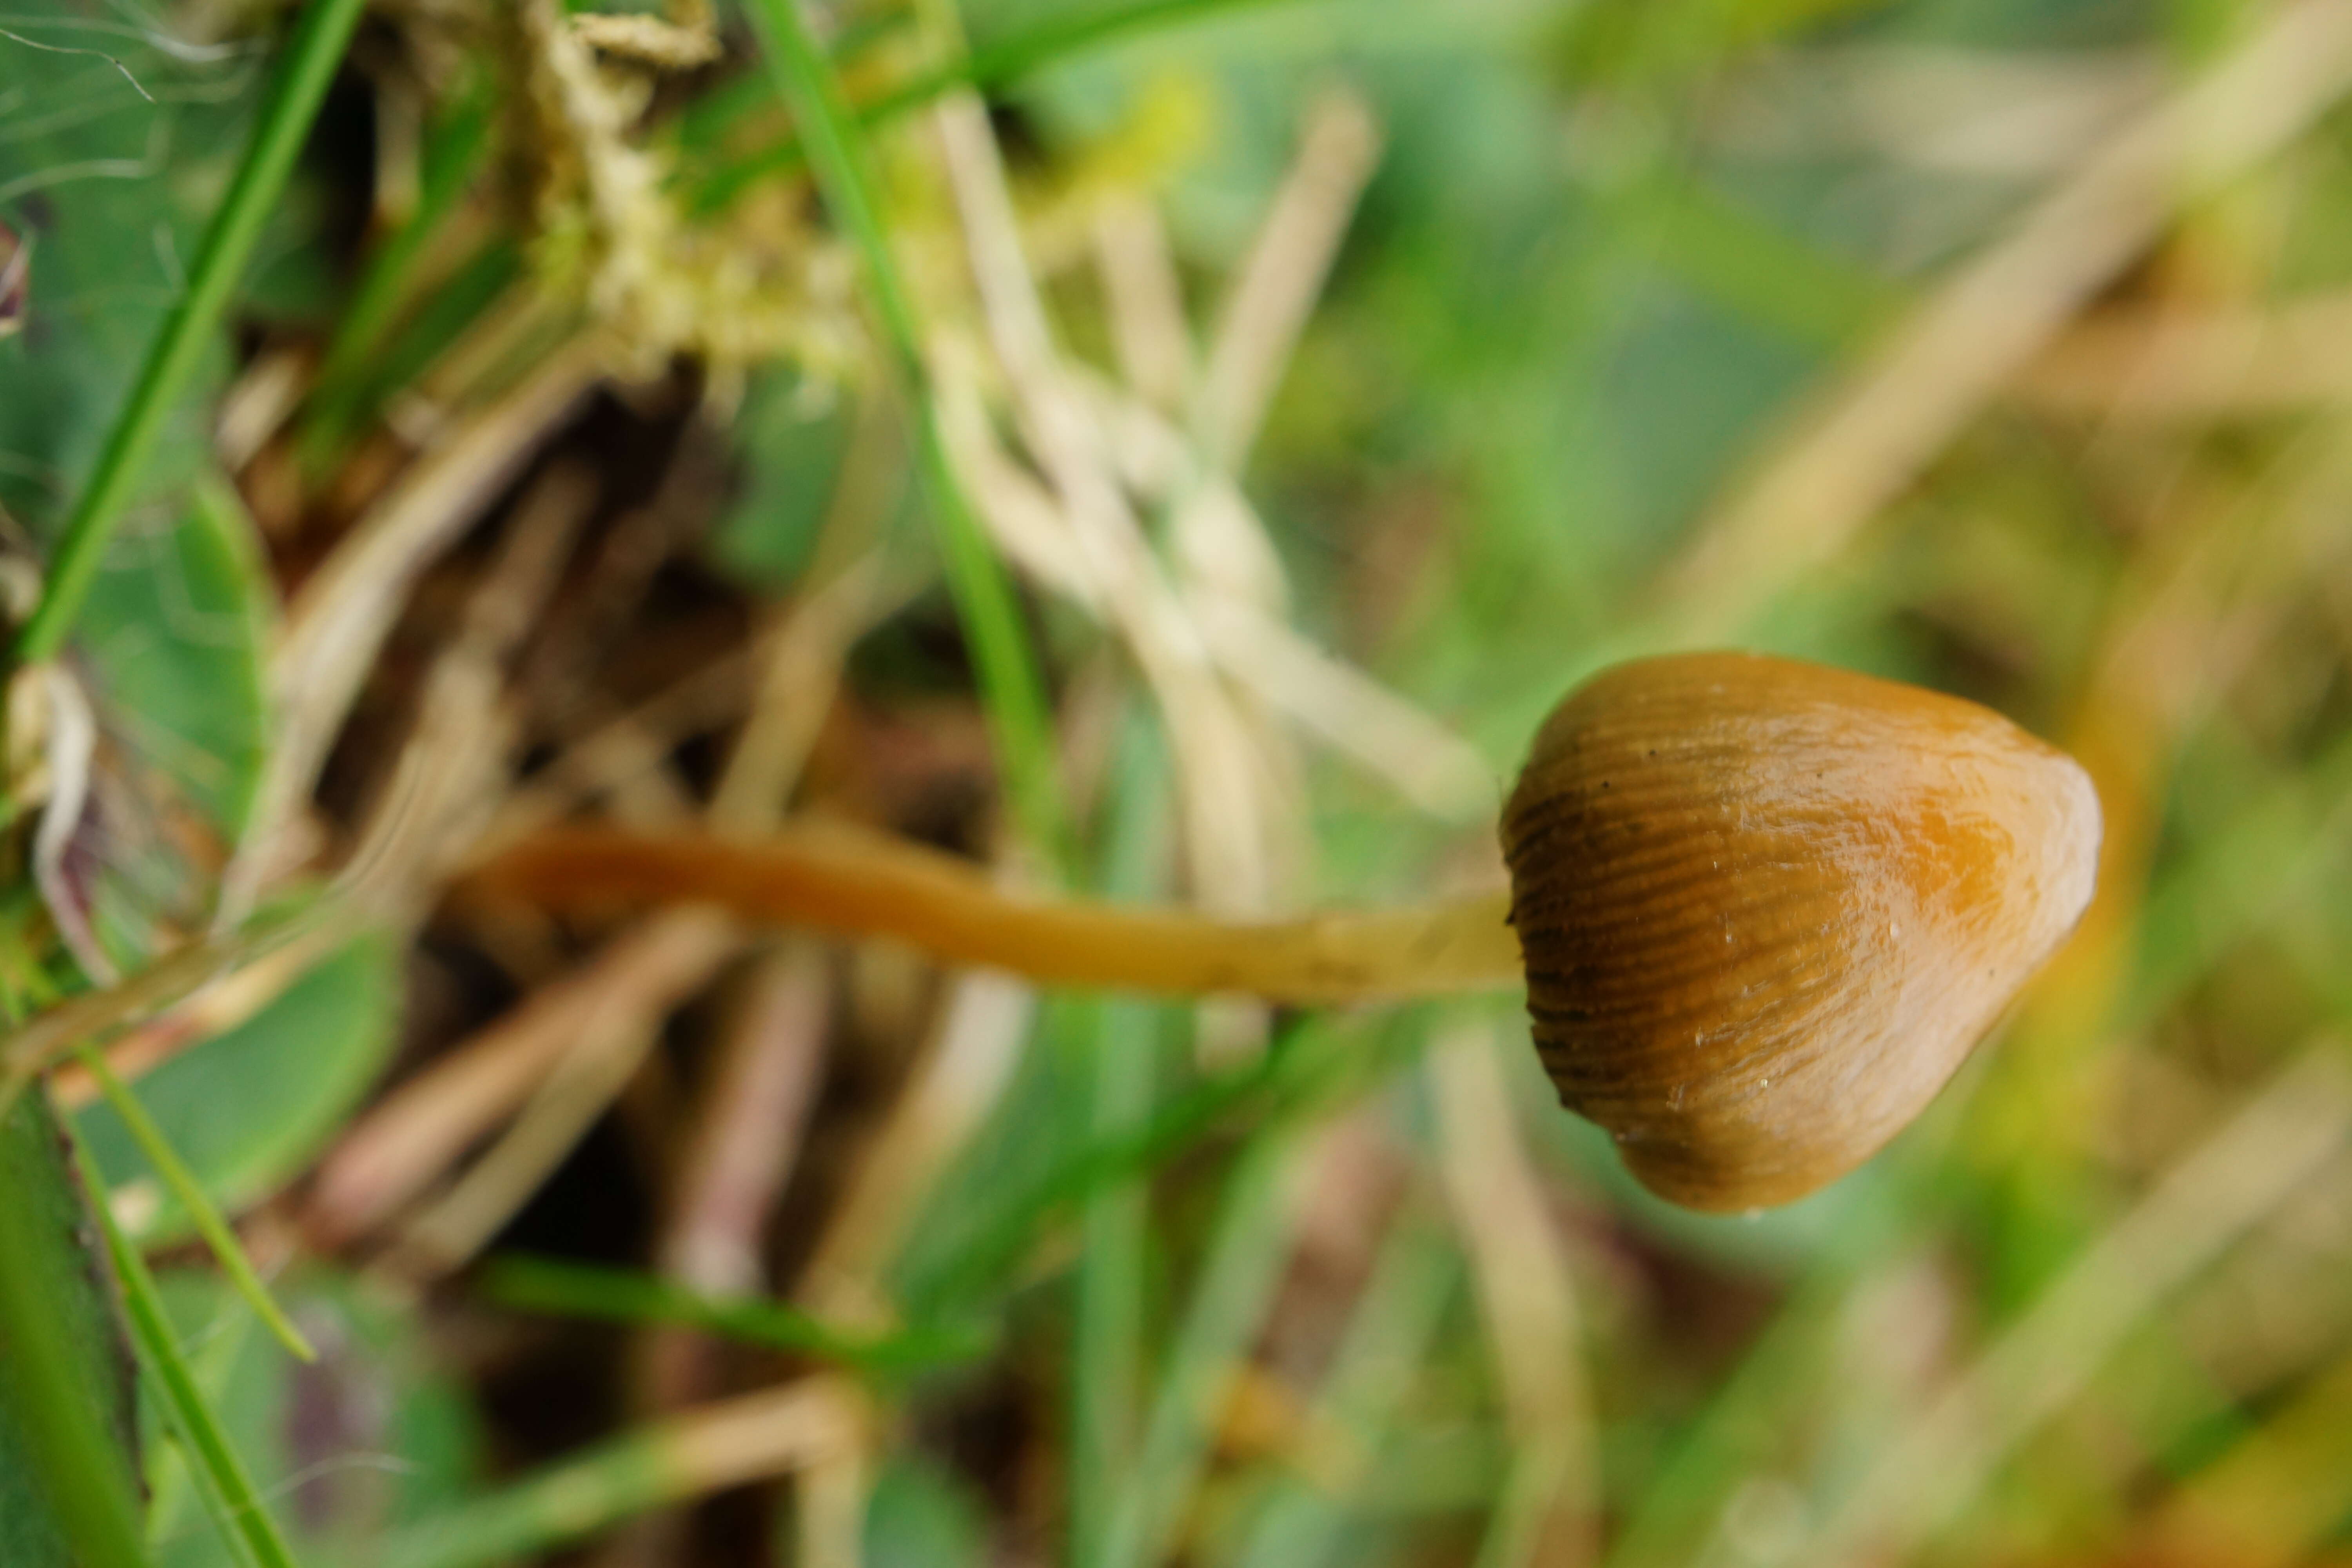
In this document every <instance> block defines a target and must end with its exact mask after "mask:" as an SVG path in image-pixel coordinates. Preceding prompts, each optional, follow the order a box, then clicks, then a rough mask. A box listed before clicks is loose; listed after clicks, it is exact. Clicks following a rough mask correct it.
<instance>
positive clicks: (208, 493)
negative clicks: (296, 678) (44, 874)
mask: <svg viewBox="0 0 2352 1568" xmlns="http://www.w3.org/2000/svg"><path fill="white" fill-rule="evenodd" d="M274 618H275V591H274V589H273V588H272V586H271V584H270V583H269V581H268V572H267V569H266V568H265V566H264V565H263V563H261V561H260V560H259V558H258V555H257V551H256V550H255V548H254V543H253V529H252V524H251V523H250V521H248V520H247V518H246V516H245V514H244V510H243V508H242V507H241V506H240V505H239V503H238V502H237V500H236V495H235V493H234V492H233V491H231V490H230V489H228V487H227V485H226V483H224V482H222V481H220V480H218V479H214V478H211V477H209V476H207V477H205V479H200V480H199V481H198V482H197V485H196V487H195V489H194V498H193V504H192V505H190V506H188V507H187V508H185V509H184V510H182V511H180V512H179V513H178V514H177V515H176V517H175V518H174V519H173V521H171V522H170V523H169V524H168V525H167V526H165V527H163V528H161V529H143V528H141V527H139V526H138V525H137V523H136V522H134V523H133V524H132V525H131V526H130V527H127V528H125V529H124V530H123V531H122V532H121V533H120V534H118V535H117V536H116V537H115V540H114V542H113V545H112V548H111V549H110V551H109V552H108V557H107V561H106V563H105V565H104V566H103V567H102V568H101V569H100V572H99V574H98V575H97V576H96V578H94V579H93V580H92V585H91V589H90V595H89V600H88V601H87V603H86V608H85V610H84V614H83V616H82V622H81V628H80V633H79V637H80V642H81V647H82V648H83V651H84V654H85V660H84V662H83V664H82V667H81V668H82V672H83V674H84V677H85V679H86V680H87V683H88V688H89V697H90V703H91V708H92V710H93V711H94V712H95V714H96V716H97V719H98V721H99V726H100V731H101V732H102V733H103V734H104V736H105V737H106V740H107V742H108V743H107V744H106V745H104V746H103V747H101V749H100V753H99V757H98V760H97V768H98V771H99V774H100V780H99V784H100V795H99V798H98V802H97V805H96V809H94V810H93V811H91V812H89V813H86V814H85V816H84V819H83V822H82V824H81V826H79V829H78V830H77V832H76V835H75V841H74V842H75V849H76V851H77V852H78V853H79V857H80V858H81V859H82V861H83V863H85V864H88V865H89V866H91V867H93V868H95V871H94V875H93V876H92V878H91V880H90V886H89V900H90V903H91V906H92V911H93V916H94V921H93V923H94V924H95V925H96V927H97V929H98V931H99V932H100V938H101V940H102V941H103V942H105V943H106V945H107V947H108V950H109V952H110V955H111V956H112V957H113V958H114V959H115V961H116V962H117V963H120V964H122V965H123V966H125V967H126V968H127V967H131V966H134V965H135V964H136V963H138V962H140V960H141V959H142V958H143V957H145V956H147V955H149V954H151V953H152V952H155V951H156V950H157V949H158V947H159V946H160V945H163V943H165V942H167V941H170V940H176V937H177V935H178V934H179V933H181V932H184V931H187V930H189V929H191V928H192V927H194V926H196V925H197V924H199V923H200V922H201V921H203V919H204V918H205V915H206V913H207V912H208V910H209V906H210V903H211V898H212V875H211V870H210V867H211V865H212V864H213V860H212V858H211V857H210V856H209V855H206V854H204V853H202V852H194V853H192V845H191V840H192V839H194V841H196V842H198V843H202V842H205V841H209V842H210V843H211V844H212V845H215V846H220V845H226V844H229V843H233V842H235V841H236V838H237V837H238V836H239V834H240V833H241V832H242V830H243V828H244V825H245V821H246V817H247V813H248V812H249V811H250V810H251V809H252V805H253V797H254V791H255V788H256V787H257V784H258V782H259V778H260V772H261V763H262V759H263V753H264V748H265V746H266V745H267V742H268V710H267V706H266V701H267V700H266V697H265V694H264V689H263V680H264V674H265V671H264V661H265V658H266V651H265V648H266V643H267V640H268V627H269V626H270V624H271V622H272V621H273V620H274Z"/></svg>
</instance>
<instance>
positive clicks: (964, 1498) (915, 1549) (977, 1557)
mask: <svg viewBox="0 0 2352 1568" xmlns="http://www.w3.org/2000/svg"><path fill="white" fill-rule="evenodd" d="M987 1520H988V1510H987V1508H986V1506H985V1504H984V1503H983V1502H982V1500H981V1499H980V1498H978V1497H976V1496H975V1495H974V1494H973V1489H972V1487H971V1483H970V1482H968V1481H966V1480H964V1479H962V1478H961V1477H959V1476H957V1475H955V1474H954V1473H953V1472H951V1471H950V1470H947V1469H945V1468H941V1467H940V1466H939V1465H936V1464H933V1463H931V1462H930V1461H929V1460H928V1459H926V1458H922V1457H921V1456H919V1455H914V1454H899V1455H897V1456H895V1457H893V1458H891V1459H890V1461H889V1462H888V1463H887V1465H886V1466H884V1468H883V1470H882V1473H881V1474H880V1475H879V1476H877V1477H876V1478H875V1480H874V1493H873V1496H872V1497H871V1498H870V1499H868V1500H867V1502H866V1549H865V1562H866V1568H977V1565H978V1564H980V1563H985V1562H987V1561H988V1525H987Z"/></svg>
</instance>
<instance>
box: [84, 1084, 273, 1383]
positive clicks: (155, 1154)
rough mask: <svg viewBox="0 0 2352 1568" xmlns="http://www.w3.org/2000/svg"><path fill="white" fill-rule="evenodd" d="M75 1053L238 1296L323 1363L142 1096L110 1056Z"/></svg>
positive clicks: (262, 1317)
mask: <svg viewBox="0 0 2352 1568" xmlns="http://www.w3.org/2000/svg"><path fill="white" fill-rule="evenodd" d="M75 1054H76V1055H77V1056H78V1057H79V1058H80V1060H81V1065H82V1069H83V1070H84V1071H85V1072H87V1073H89V1076H90V1079H91V1080H92V1081H93V1082H95V1083H96V1084H97V1085H98V1089H99V1092H100V1094H103V1095H104V1096H105V1097H106V1103H107V1104H108V1105H109V1106H110V1107H112V1108H113V1110H114V1114H115V1115H117V1116H119V1117H121V1119H122V1125H123V1126H124V1127H125V1128H127V1129H129V1130H130V1132H131V1139H132V1141H134V1142H137V1143H138V1145H139V1152H141V1153H142V1154H143V1155H145V1156H146V1159H147V1163H148V1165H149V1166H150V1167H151V1168H152V1169H153V1171H154V1173H156V1174H157V1175H158V1176H161V1177H162V1178H163V1184H164V1185H165V1186H167V1187H169V1188H171V1189H172V1195H173V1197H175V1198H177V1199H179V1200H180V1206H181V1208H182V1209H184V1211H185V1212H186V1214H187V1215H188V1220H189V1223H190V1224H192V1225H194V1226H195V1227H196V1234H197V1235H199V1236H201V1237H204V1238H205V1246H206V1247H210V1248H211V1249H212V1255H213V1257H214V1258H215V1260H217V1261H218V1262H219V1264H220V1266H221V1272H222V1273H224V1274H226V1275H227V1276H228V1280H229V1283H230V1284H231V1285H232V1286H234V1287H235V1288H236V1293H237V1294H238V1295H240V1296H242V1297H244V1298H245V1300H246V1304H247V1305H248V1306H250V1307H251V1308H252V1309H253V1311H254V1315H255V1316H256V1317H258V1318H259V1319H260V1320H261V1321H263V1322H264V1323H266V1324H268V1328H269V1331H270V1332H271V1333H272V1334H274V1335H275V1336H277V1339H278V1343H279V1344H282V1345H284V1346H285V1347H286V1348H287V1349H288V1350H289V1351H290V1352H293V1353H294V1354H295V1355H296V1356H299V1358H301V1359H302V1360H304V1361H316V1360H318V1359H319V1352H318V1351H317V1350H315V1349H313V1348H312V1346H311V1344H310V1341H309V1340H306V1339H304V1338H303V1337H302V1331H301V1330H299V1329H298V1328H296V1327H295V1326H294V1324H293V1321H291V1320H290V1319H289V1318H288V1317H287V1316H286V1314H285V1313H284V1312H283V1311H282V1310H279V1308H278V1303H277V1301H276V1300H273V1299H272V1298H271V1296H270V1294H269V1287H268V1286H267V1285H265V1284H263V1283H262V1282H261V1276H260V1275H259V1274H257V1273H256V1272H254V1268H253V1262H252V1260H251V1259H250V1258H247V1257H246V1255H245V1248H244V1247H243V1246H242V1245H241V1244H239V1242H238V1241H237V1239H236V1232H235V1231H233V1230H231V1229H230V1228H229V1226H228V1221H226V1220H225V1219H223V1218H222V1217H221V1213H220V1210H218V1209H217V1208H215V1207H214V1206H213V1201H212V1199H211V1198H210V1197H209V1196H207V1195H206V1194H205V1189H204V1184H202V1183H201V1182H199V1181H197V1180H196V1178H195V1173H194V1172H192V1171H190V1170H189V1169H188V1166H187V1162H185V1161H184V1160H182V1159H181V1158H180V1155H179V1152H178V1151H177V1150H175V1149H173V1147H172V1141H171V1140H170V1139H168V1138H166V1137H164V1136H163V1129H162V1128H160V1127H158V1126H156V1125H155V1119H154V1118H153V1117H152V1116H150V1115H148V1114H147V1107H146V1106H145V1105H143V1104H142V1103H141V1102H140V1100H139V1097H138V1096H137V1095H135V1094H133V1093H131V1089H130V1087H129V1086H128V1085H127V1084H125V1083H124V1082H123V1081H122V1080H121V1079H120V1078H117V1077H116V1076H115V1073H114V1069H113V1068H110V1067H109V1066H107V1065H106V1054H105V1053H104V1052H102V1051H100V1050H99V1049H98V1048H97V1047H94V1046H90V1045H84V1046H82V1047H80V1048H79V1050H78V1051H77V1052H76V1053H75ZM92 1190H93V1191H95V1190H96V1189H95V1188H93V1189H92Z"/></svg>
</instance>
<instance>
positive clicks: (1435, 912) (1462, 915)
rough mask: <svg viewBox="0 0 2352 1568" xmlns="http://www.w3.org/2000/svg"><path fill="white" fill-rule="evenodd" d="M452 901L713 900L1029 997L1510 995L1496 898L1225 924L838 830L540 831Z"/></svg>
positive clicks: (569, 904)
mask: <svg viewBox="0 0 2352 1568" xmlns="http://www.w3.org/2000/svg"><path fill="white" fill-rule="evenodd" d="M462 890H463V892H464V894H465V895H466V896H467V897H470V898H476V899H482V900H521V901H525V902H530V903H535V904H540V905H543V906H546V907H549V908H551V909H556V910H593V909H597V908H610V907H614V906H625V905H639V904H646V903H685V902H693V903H705V904H714V905H717V906H719V907H720V908H723V909H725V910H729V911H730V912H731V913H733V914H736V915H738V916H740V917H742V918H743V919H746V920H751V921H765V922H772V923H777V924H790V925H801V926H814V927H818V928H821V929H824V930H828V931H841V932H845V933H850V934H856V935H864V936H878V937H887V938H892V939H895V940H897V941H899V942H907V943H908V944H909V945H911V946H915V947H919V948H921V949H923V950H925V951H926V952H931V953H935V954H937V955H938V956H940V957H941V958H945V959H948V960H950V961H952V962H955V963H970V964H976V965H980V966H982V967H986V968H992V969H1003V970H1007V971H1010V972H1011V973H1014V974H1019V975H1022V976H1024V978H1027V979H1030V980H1034V981H1037V982H1038V983H1040V984H1046V985H1058V986H1071V987H1077V988H1082V989H1099V990H1106V991H1131V992H1146V993H1152V994H1161V995H1179V996H1189V995H1201V994H1217V993H1232V994H1245V995H1253V996H1263V997H1265V998H1267V999H1269V1000H1272V1001H1276V1002H1288V1003H1297V1004H1302V1005H1333V1004H1340V1003H1349V1002H1366V1001H1375V1000H1393V999H1396V998H1400V997H1408V996H1432V995H1444V994H1452V993H1455V992H1462V991H1476V990H1487V989H1493V988H1497V987H1502V986H1507V985H1515V984H1518V983H1519V981H1520V978H1521V975H1522V969H1521V964H1520V958H1519V944H1518V938H1517V935H1516V934H1515V933H1514V932H1513V931H1512V930H1511V928H1510V924H1509V913H1510V900H1509V895H1508V894H1507V893H1506V892H1503V891H1499V890H1497V891H1493V892H1487V893H1483V894H1478V895H1475V896H1473V897H1470V898H1466V899H1464V900H1457V901H1454V902H1450V903H1440V904H1433V905H1427V906H1422V907H1416V908H1407V909H1397V910H1340V911H1327V912H1320V913H1314V914H1308V915H1305V916H1302V917H1300V918H1297V919H1295V920H1289V921H1269V922H1265V923H1258V924H1236V923H1232V922H1228V921H1218V920H1215V919H1213V918H1210V917H1208V916H1205V915H1201V914H1195V913H1191V912H1188V911H1184V910H1152V909H1142V908H1129V907H1121V906H1118V905H1113V904H1102V903H1089V902H1085V901H1081V900H1047V899H1034V898H1026V897H1024V896H1022V895H1019V894H1016V893H1011V892H1007V891H1005V890H1003V889H1000V888H997V887H995V886H993V885H992V884H991V883H990V882H989V880H988V879H986V878H985V877H984V876H982V874H981V873H980V872H978V871H977V870H974V869H973V868H971V866H970V864H969V863H968V862H965V861H962V860H959V859H957V858H954V857H952V856H949V855H943V854H940V853H939V852H938V851H936V850H930V849H925V848H922V847H919V846H917V845H913V844H908V843H907V842H906V841H904V840H903V839H898V838H895V837H890V836H888V835H887V834H880V833H875V832H871V831H868V830H866V829H861V828H853V827H848V826H831V825H828V826H803V827H793V828H787V829H785V830H783V831H782V832H781V833H778V834H776V835H774V836H772V837H768V838H765V839H761V840H757V841H752V842H744V841H741V840H736V839H729V838H721V837H716V836H714V835H709V834H701V833H695V832H682V833H673V834H641V833H634V832H630V831H628V830H626V829H623V828H613V827H566V828H556V829H551V830H550V831H548V832H545V833H541V834H540V835H538V836H536V837H531V838H530V839H527V840H525V841H523V842H522V843H520V844H518V845H516V846H514V847H511V848H509V849H507V850H506V851H504V852H503V853H501V854H499V856H498V857H496V858H494V859H493V860H491V861H490V862H489V863H488V864H487V865H485V866H484V867H482V868H480V869H479V870H478V871H477V872H476V873H475V874H474V875H473V876H472V877H471V878H469V879H467V883H466V885H465V887H464V889H462Z"/></svg>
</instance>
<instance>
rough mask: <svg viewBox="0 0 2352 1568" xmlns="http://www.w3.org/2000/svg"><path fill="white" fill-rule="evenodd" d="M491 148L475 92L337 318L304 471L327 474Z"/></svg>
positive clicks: (305, 440)
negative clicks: (435, 243)
mask: <svg viewBox="0 0 2352 1568" xmlns="http://www.w3.org/2000/svg"><path fill="white" fill-rule="evenodd" d="M489 145H490V112H489V104H488V95H487V94H486V93H476V94H474V95H472V96H470V97H469V98H467V100H465V101H464V102H463V103H461V104H460V105H459V106H458V108H457V110H456V112H455V113H453V114H452V115H451V116H450V118H449V121H448V122H447V123H446V124H445V125H442V126H440V127H438V128H437V129H436V132H435V133H434V135H433V137H432V138H431V142H430V143H429V145H428V147H427V149H426V153H425V171H424V174H423V179H422V188H421V189H420V191H419V192H418V195H417V201H416V209H415V211H414V212H412V213H410V214H409V215H408V221H407V222H405V223H404V224H403V225H401V226H400V229H399V232H397V233H396V234H394V235H393V236H392V237H389V238H388V239H386V240H385V241H384V242H383V245H381V246H379V247H377V248H376V251H375V254H374V255H373V257H371V258H369V260H368V264H367V268H366V270H365V271H364V272H363V273H362V275H361V278H360V281H359V286H358V287H357V288H355V289H352V298H351V303H350V304H349V305H348V306H346V307H345V308H344V310H343V311H342V313H341V316H340V317H339V318H338V319H337V320H336V322H335V328H334V335H333V336H332V337H331V338H330V339H329V340H328V343H327V351H326V353H325V354H324V355H323V356H322V357H321V358H320V362H319V377H318V381H317V384H316V385H315V386H314V388H313V390H312V392H311V395H310V412H309V415H308V416H307V418H306V420H305V424H304V427H303V431H302V438H301V447H300V451H301V458H302V462H303V467H304V468H305V469H306V470H307V471H309V472H310V473H314V474H316V473H323V472H324V471H326V469H327V468H328V467H329V466H330V465H331V463H332V461H333V459H334V457H335V455H336V454H337V452H338V451H339V450H340V449H341V446H342V443H343V441H344V440H345V439H346V438H347V437H349V435H350V433H351V430H352V426H354V425H355V424H356V423H357V422H358V418H359V416H360V415H361V413H362V411H363V410H364V409H365V407H366V406H367V405H368V402H369V395H370V393H371V391H372V390H373V386H374V381H373V377H372V375H371V374H370V372H371V370H372V369H373V358H374V356H375V354H376V351H377V350H378V349H379V348H381V347H382V346H383V341H384V337H385V334H386V333H387V332H389V331H391V330H392V327H393V324H394V322H395V321H397V320H399V318H400V317H401V315H402V312H403V310H404V307H405V306H406V305H408V304H409V303H410V300H409V291H410V290H409V285H410V282H411V275H412V273H413V272H414V270H415V266H416V263H417V261H418V260H419V259H420V258H422V257H423V256H424V255H425V247H427V246H428V245H429V244H430V243H431V242H432V240H433V237H434V236H435V235H436V234H438V233H439V232H440V230H441V226H442V224H443V222H444V221H445V220H446V219H447V217H448V216H449V215H450V214H451V213H453V212H455V211H456V210H457V205H458V203H459V201H460V200H461V199H462V198H463V197H464V195H465V194H466V192H467V189H468V188H469V187H470V186H471V185H472V184H473V181H474V176H475V174H476V173H477V172H478V170H479V169H480V167H481V165H482V163H483V156H484V154H485V153H487V152H488V149H489Z"/></svg>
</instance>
